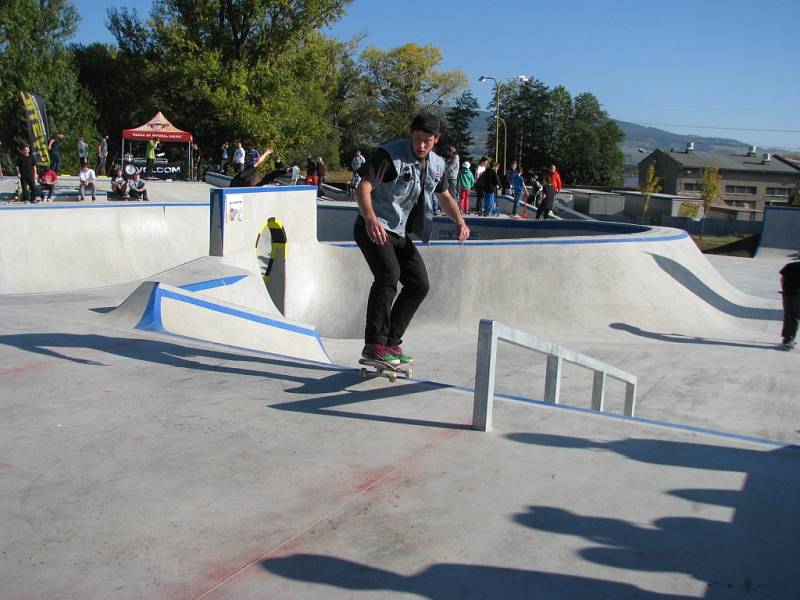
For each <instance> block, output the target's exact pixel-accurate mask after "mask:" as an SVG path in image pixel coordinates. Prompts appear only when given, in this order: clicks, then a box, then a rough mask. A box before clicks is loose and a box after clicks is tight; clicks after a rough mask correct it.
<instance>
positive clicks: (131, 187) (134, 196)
mask: <svg viewBox="0 0 800 600" xmlns="http://www.w3.org/2000/svg"><path fill="white" fill-rule="evenodd" d="M128 194H129V195H130V197H131V200H144V201H145V202H147V200H148V198H147V184H146V183H145V182H144V179H142V178H141V176H140V175H139V171H136V173H134V174H133V177H132V178H131V180H130V181H129V182H128Z"/></svg>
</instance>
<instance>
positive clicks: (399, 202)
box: [372, 138, 444, 244]
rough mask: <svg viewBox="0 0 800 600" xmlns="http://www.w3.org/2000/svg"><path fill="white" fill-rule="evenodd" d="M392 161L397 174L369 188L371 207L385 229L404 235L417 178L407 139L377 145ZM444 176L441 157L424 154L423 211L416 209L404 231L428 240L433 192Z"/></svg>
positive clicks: (418, 183)
mask: <svg viewBox="0 0 800 600" xmlns="http://www.w3.org/2000/svg"><path fill="white" fill-rule="evenodd" d="M381 148H382V149H383V150H384V151H385V152H386V153H387V154H388V155H389V157H390V158H391V159H392V162H393V163H394V168H395V171H397V177H395V178H394V180H392V181H389V182H387V183H380V184H378V185H376V186H375V187H374V188H373V189H372V209H373V210H374V211H375V216H376V217H378V220H379V221H380V222H381V223H382V224H383V226H384V227H385V228H386V230H387V231H391V232H392V233H395V234H397V235H399V236H400V237H405V235H406V221H407V220H408V218H409V216H410V215H411V210H412V209H413V208H414V205H415V204H416V203H417V200H418V199H419V194H420V190H421V189H422V187H421V186H422V182H421V181H420V175H421V174H420V167H419V160H418V159H417V157H416V156H415V155H414V151H413V150H412V149H411V140H410V139H408V138H406V139H404V140H397V141H396V142H389V143H388V144H385V145H383V146H381ZM443 176H444V160H443V159H442V157H441V156H439V155H438V154H434V153H433V152H431V153H430V154H428V169H427V176H426V178H425V182H424V185H425V188H424V189H425V202H424V210H423V211H419V210H418V211H417V214H416V219H415V222H414V223H411V224H410V227H408V230H409V231H410V232H411V233H413V234H414V235H416V236H417V237H418V238H419V239H421V240H422V241H423V242H424V243H426V244H427V243H428V242H429V241H430V239H431V231H432V229H433V193H434V190H435V189H436V186H437V185H439V181H440V180H441V179H442V177H443Z"/></svg>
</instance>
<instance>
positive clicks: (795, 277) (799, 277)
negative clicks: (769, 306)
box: [780, 261, 800, 296]
mask: <svg viewBox="0 0 800 600" xmlns="http://www.w3.org/2000/svg"><path fill="white" fill-rule="evenodd" d="M780 273H781V275H783V292H784V293H785V294H789V295H790V296H794V295H796V294H798V293H800V261H797V262H790V263H789V264H787V265H785V266H784V267H783V268H782V269H781V270H780Z"/></svg>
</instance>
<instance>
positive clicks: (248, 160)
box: [244, 144, 261, 168]
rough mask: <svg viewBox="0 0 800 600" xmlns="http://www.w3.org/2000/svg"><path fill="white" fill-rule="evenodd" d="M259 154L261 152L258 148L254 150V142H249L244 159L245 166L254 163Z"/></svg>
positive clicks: (250, 165)
mask: <svg viewBox="0 0 800 600" xmlns="http://www.w3.org/2000/svg"><path fill="white" fill-rule="evenodd" d="M260 156H261V154H260V153H259V151H258V150H256V146H255V144H250V148H249V149H248V150H247V155H246V156H245V159H244V166H245V168H247V167H252V166H253V165H254V164H256V161H257V160H258V158H259V157H260Z"/></svg>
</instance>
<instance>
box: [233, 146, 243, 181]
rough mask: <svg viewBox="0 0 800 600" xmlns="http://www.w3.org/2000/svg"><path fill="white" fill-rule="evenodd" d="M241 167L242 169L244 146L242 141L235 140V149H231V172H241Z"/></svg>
mask: <svg viewBox="0 0 800 600" xmlns="http://www.w3.org/2000/svg"><path fill="white" fill-rule="evenodd" d="M242 169H244V148H243V147H242V142H236V150H234V151H233V170H234V173H233V174H234V175H236V174H237V173H241V172H242Z"/></svg>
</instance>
